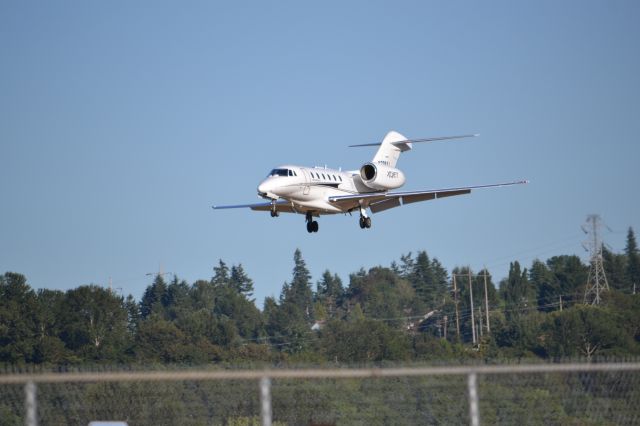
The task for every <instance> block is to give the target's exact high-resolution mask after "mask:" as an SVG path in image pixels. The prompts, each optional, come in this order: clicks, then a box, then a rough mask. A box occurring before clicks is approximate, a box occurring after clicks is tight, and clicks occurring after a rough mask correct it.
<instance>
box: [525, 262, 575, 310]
mask: <svg viewBox="0 0 640 426" xmlns="http://www.w3.org/2000/svg"><path fill="white" fill-rule="evenodd" d="M529 282H530V283H531V285H532V286H533V288H534V289H536V292H537V293H536V294H537V303H538V309H539V310H540V311H543V312H551V311H554V310H556V309H560V297H561V296H562V291H561V289H560V285H559V283H558V280H557V279H556V277H555V276H554V274H553V273H552V272H551V270H550V269H549V267H548V266H547V265H546V264H545V263H543V262H541V261H540V260H538V259H536V260H534V261H533V263H532V264H531V270H530V271H529ZM565 298H566V296H565Z"/></svg>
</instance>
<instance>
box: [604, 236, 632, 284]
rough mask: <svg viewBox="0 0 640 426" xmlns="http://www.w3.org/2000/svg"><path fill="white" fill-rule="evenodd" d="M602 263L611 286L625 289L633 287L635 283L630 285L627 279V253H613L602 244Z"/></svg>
mask: <svg viewBox="0 0 640 426" xmlns="http://www.w3.org/2000/svg"><path fill="white" fill-rule="evenodd" d="M602 263H603V266H604V273H605V275H606V276H607V282H608V283H609V286H610V287H611V288H613V289H616V290H623V291H624V290H626V291H629V290H630V289H633V285H631V286H629V283H628V280H627V256H626V255H624V254H617V253H612V252H611V251H610V250H609V249H607V247H606V246H602Z"/></svg>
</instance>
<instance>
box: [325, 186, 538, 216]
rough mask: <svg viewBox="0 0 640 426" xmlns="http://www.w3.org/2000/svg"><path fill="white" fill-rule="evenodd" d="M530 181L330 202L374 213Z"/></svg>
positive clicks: (341, 198) (340, 198) (370, 195)
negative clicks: (361, 207)
mask: <svg viewBox="0 0 640 426" xmlns="http://www.w3.org/2000/svg"><path fill="white" fill-rule="evenodd" d="M524 183H529V181H527V180H521V181H515V182H505V183H495V184H491V185H477V186H466V187H461V188H445V189H427V190H423V191H404V192H372V193H368V194H353V195H338V196H335V197H329V202H330V203H333V204H336V205H338V206H340V207H343V208H349V206H353V205H354V202H357V203H358V204H360V203H362V204H364V205H368V206H369V208H370V209H371V211H372V212H373V213H378V212H382V211H385V210H389V209H392V208H394V207H400V206H402V205H405V204H411V203H417V202H419V201H428V200H434V199H436V198H445V197H452V196H454V195H464V194H469V193H470V192H471V190H474V189H481V188H495V187H498V186H511V185H520V184H524Z"/></svg>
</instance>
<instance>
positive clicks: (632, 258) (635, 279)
mask: <svg viewBox="0 0 640 426" xmlns="http://www.w3.org/2000/svg"><path fill="white" fill-rule="evenodd" d="M624 252H625V254H626V255H627V271H626V272H627V274H626V275H627V285H628V286H629V287H630V288H633V285H634V284H635V286H636V291H637V289H638V288H640V253H639V252H638V244H637V243H636V236H635V233H634V232H633V228H631V227H629V231H628V232H627V245H626V246H625V248H624Z"/></svg>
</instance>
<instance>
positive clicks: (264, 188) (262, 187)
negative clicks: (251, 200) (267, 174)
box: [258, 182, 269, 197]
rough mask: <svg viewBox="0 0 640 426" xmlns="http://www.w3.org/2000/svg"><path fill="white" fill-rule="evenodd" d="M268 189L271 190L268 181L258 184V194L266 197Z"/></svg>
mask: <svg viewBox="0 0 640 426" xmlns="http://www.w3.org/2000/svg"><path fill="white" fill-rule="evenodd" d="M268 190H269V186H268V185H267V183H266V182H260V185H258V195H260V196H261V197H265V196H266V195H267V191H268Z"/></svg>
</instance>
